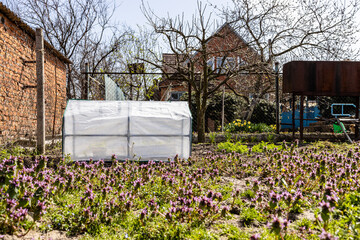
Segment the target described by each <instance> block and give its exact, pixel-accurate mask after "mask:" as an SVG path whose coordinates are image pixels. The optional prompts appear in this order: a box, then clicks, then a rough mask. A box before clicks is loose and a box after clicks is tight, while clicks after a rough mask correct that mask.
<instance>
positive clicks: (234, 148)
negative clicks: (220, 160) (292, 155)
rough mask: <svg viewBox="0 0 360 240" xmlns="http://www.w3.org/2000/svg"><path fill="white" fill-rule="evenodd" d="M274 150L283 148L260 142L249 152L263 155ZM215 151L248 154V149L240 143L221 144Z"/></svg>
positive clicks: (228, 142)
mask: <svg viewBox="0 0 360 240" xmlns="http://www.w3.org/2000/svg"><path fill="white" fill-rule="evenodd" d="M275 149H278V150H281V149H283V146H281V145H275V144H274V143H267V142H264V141H262V142H260V143H258V144H256V145H254V146H253V147H252V148H251V152H252V153H263V152H266V151H273V150H275ZM217 150H218V151H225V152H227V153H232V152H236V153H241V154H244V153H249V148H248V147H247V145H244V144H242V143H241V142H235V143H233V142H230V141H227V142H222V143H219V144H218V145H217Z"/></svg>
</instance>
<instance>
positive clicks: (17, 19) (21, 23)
mask: <svg viewBox="0 0 360 240" xmlns="http://www.w3.org/2000/svg"><path fill="white" fill-rule="evenodd" d="M0 12H1V13H2V14H4V16H5V17H7V18H8V19H9V20H10V21H12V22H14V23H15V25H16V26H17V27H19V28H20V29H21V30H23V31H24V32H25V33H27V34H28V35H29V36H30V37H31V38H32V39H33V40H35V39H36V31H35V30H34V29H33V28H31V27H30V26H29V25H27V24H26V23H25V22H24V21H23V20H21V18H20V17H18V16H17V15H16V14H15V13H14V12H13V11H11V10H10V9H9V8H7V7H6V6H5V5H4V4H3V3H2V2H0ZM44 45H45V47H46V48H47V49H48V50H50V53H52V54H53V55H54V56H56V57H57V58H59V59H60V60H61V61H63V62H64V63H67V64H72V61H70V60H69V59H68V58H67V57H65V56H64V55H63V54H62V53H61V52H59V51H58V50H57V49H55V48H54V47H53V46H52V45H51V44H50V43H49V42H47V41H46V40H44Z"/></svg>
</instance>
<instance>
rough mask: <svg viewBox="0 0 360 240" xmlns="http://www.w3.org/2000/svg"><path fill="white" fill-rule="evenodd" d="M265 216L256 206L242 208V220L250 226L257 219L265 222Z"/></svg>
mask: <svg viewBox="0 0 360 240" xmlns="http://www.w3.org/2000/svg"><path fill="white" fill-rule="evenodd" d="M264 220H265V218H264V217H263V216H262V215H261V213H259V211H258V210H256V209H255V208H251V207H247V208H244V209H242V210H241V213H240V221H241V222H242V223H243V224H244V225H245V226H249V225H251V224H252V223H254V222H255V221H257V222H263V221H264Z"/></svg>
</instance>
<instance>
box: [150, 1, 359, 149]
mask: <svg viewBox="0 0 360 240" xmlns="http://www.w3.org/2000/svg"><path fill="white" fill-rule="evenodd" d="M233 3H234V5H233V6H231V7H230V8H224V9H221V10H222V11H221V12H222V16H224V19H226V20H227V22H228V23H229V24H228V25H229V26H230V27H232V28H233V29H235V31H236V32H237V33H238V34H239V35H240V36H241V38H242V39H243V41H235V42H234V41H233V42H227V41H218V42H219V45H216V44H213V43H214V42H217V40H216V39H226V36H227V35H228V33H227V32H216V33H215V34H211V33H212V32H213V29H214V26H215V25H214V23H213V21H212V17H211V14H210V15H208V17H206V7H207V6H206V5H205V6H202V5H201V4H199V3H198V11H197V14H195V15H194V16H193V19H192V21H185V20H184V18H183V17H182V16H178V17H175V18H171V17H165V18H160V17H157V16H156V15H155V14H154V13H153V11H151V8H150V7H149V6H145V5H144V4H143V11H144V14H145V16H146V17H147V19H148V21H149V23H150V25H151V26H152V27H153V29H154V31H155V32H156V33H158V34H160V35H162V36H163V37H164V39H165V42H166V43H167V45H168V47H169V49H170V52H171V53H172V54H175V56H176V60H175V61H174V62H173V66H167V71H164V74H165V75H166V74H167V72H170V73H172V74H173V73H174V72H176V73H177V75H181V79H182V80H181V81H185V82H188V83H189V84H191V86H192V87H193V89H194V92H195V96H196V105H197V118H198V119H197V122H198V134H199V135H198V136H199V141H200V142H201V141H204V138H205V134H204V132H205V129H204V126H205V123H204V120H205V119H204V115H205V110H206V107H207V99H208V97H209V96H210V95H211V94H213V93H214V92H215V91H216V90H218V89H219V88H220V87H221V86H222V85H227V87H229V88H231V89H232V90H234V92H236V93H237V94H238V95H240V96H242V97H244V98H247V96H246V94H244V93H252V99H249V98H247V100H248V101H249V105H250V107H249V110H248V114H247V118H248V119H249V118H250V117H251V113H252V111H253V110H254V107H255V106H256V104H257V103H258V101H259V100H260V99H261V98H263V97H264V95H265V94H266V93H271V92H273V91H274V71H273V62H274V61H275V60H276V61H279V62H285V61H288V60H293V59H297V60H300V59H302V60H305V59H306V60H309V59H322V60H335V59H336V60H343V59H349V58H350V59H351V58H353V57H354V56H358V52H357V51H355V50H354V49H353V46H354V45H353V44H354V43H355V33H356V32H357V25H356V24H355V16H356V14H357V13H358V10H359V7H358V3H357V1H356V0H352V1H347V2H345V1H344V2H342V1H337V0H331V1H321V0H312V1H308V0H305V1H304V0H291V1H290V0H233ZM213 7H215V8H218V9H219V7H218V6H213ZM210 43H212V44H210ZM220 43H221V44H220ZM224 45H226V46H224ZM236 54H238V55H240V56H242V57H243V59H245V61H243V62H242V64H237V65H236V64H235V66H234V67H232V68H229V67H228V66H227V65H226V64H221V65H220V66H219V65H217V66H216V68H215V69H212V68H211V67H209V64H208V63H209V59H211V58H212V57H214V56H222V57H223V63H225V60H226V58H228V57H229V56H232V55H236ZM153 64H154V65H155V66H157V67H158V68H160V69H161V68H163V66H162V64H161V60H160V59H159V61H158V62H157V63H153ZM169 67H170V68H171V67H172V68H173V70H174V71H168V69H169ZM209 68H210V70H209ZM244 73H246V75H247V77H244V76H243V75H244ZM168 75H169V76H166V78H171V74H168ZM249 75H251V77H248V76H249ZM236 84H237V85H238V86H236Z"/></svg>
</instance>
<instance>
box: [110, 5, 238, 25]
mask: <svg viewBox="0 0 360 240" xmlns="http://www.w3.org/2000/svg"><path fill="white" fill-rule="evenodd" d="M115 1H116V5H117V6H118V8H117V10H116V12H115V14H114V18H115V20H116V21H117V22H118V23H119V24H126V25H128V26H130V27H136V25H141V26H142V25H145V24H146V18H145V17H144V15H143V13H142V12H141V10H140V5H141V0H115ZM201 2H202V3H203V4H205V3H208V2H210V3H213V4H216V5H219V6H221V5H227V4H229V3H231V2H232V1H231V0H201ZM144 3H145V4H149V5H150V7H151V8H152V9H153V10H154V12H155V13H156V14H157V15H158V16H159V17H166V16H167V15H168V14H169V16H170V17H174V16H177V15H179V14H182V13H183V12H184V15H185V17H186V18H187V19H191V15H192V14H193V13H195V11H196V9H197V0H144ZM209 9H211V8H210V7H209Z"/></svg>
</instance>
